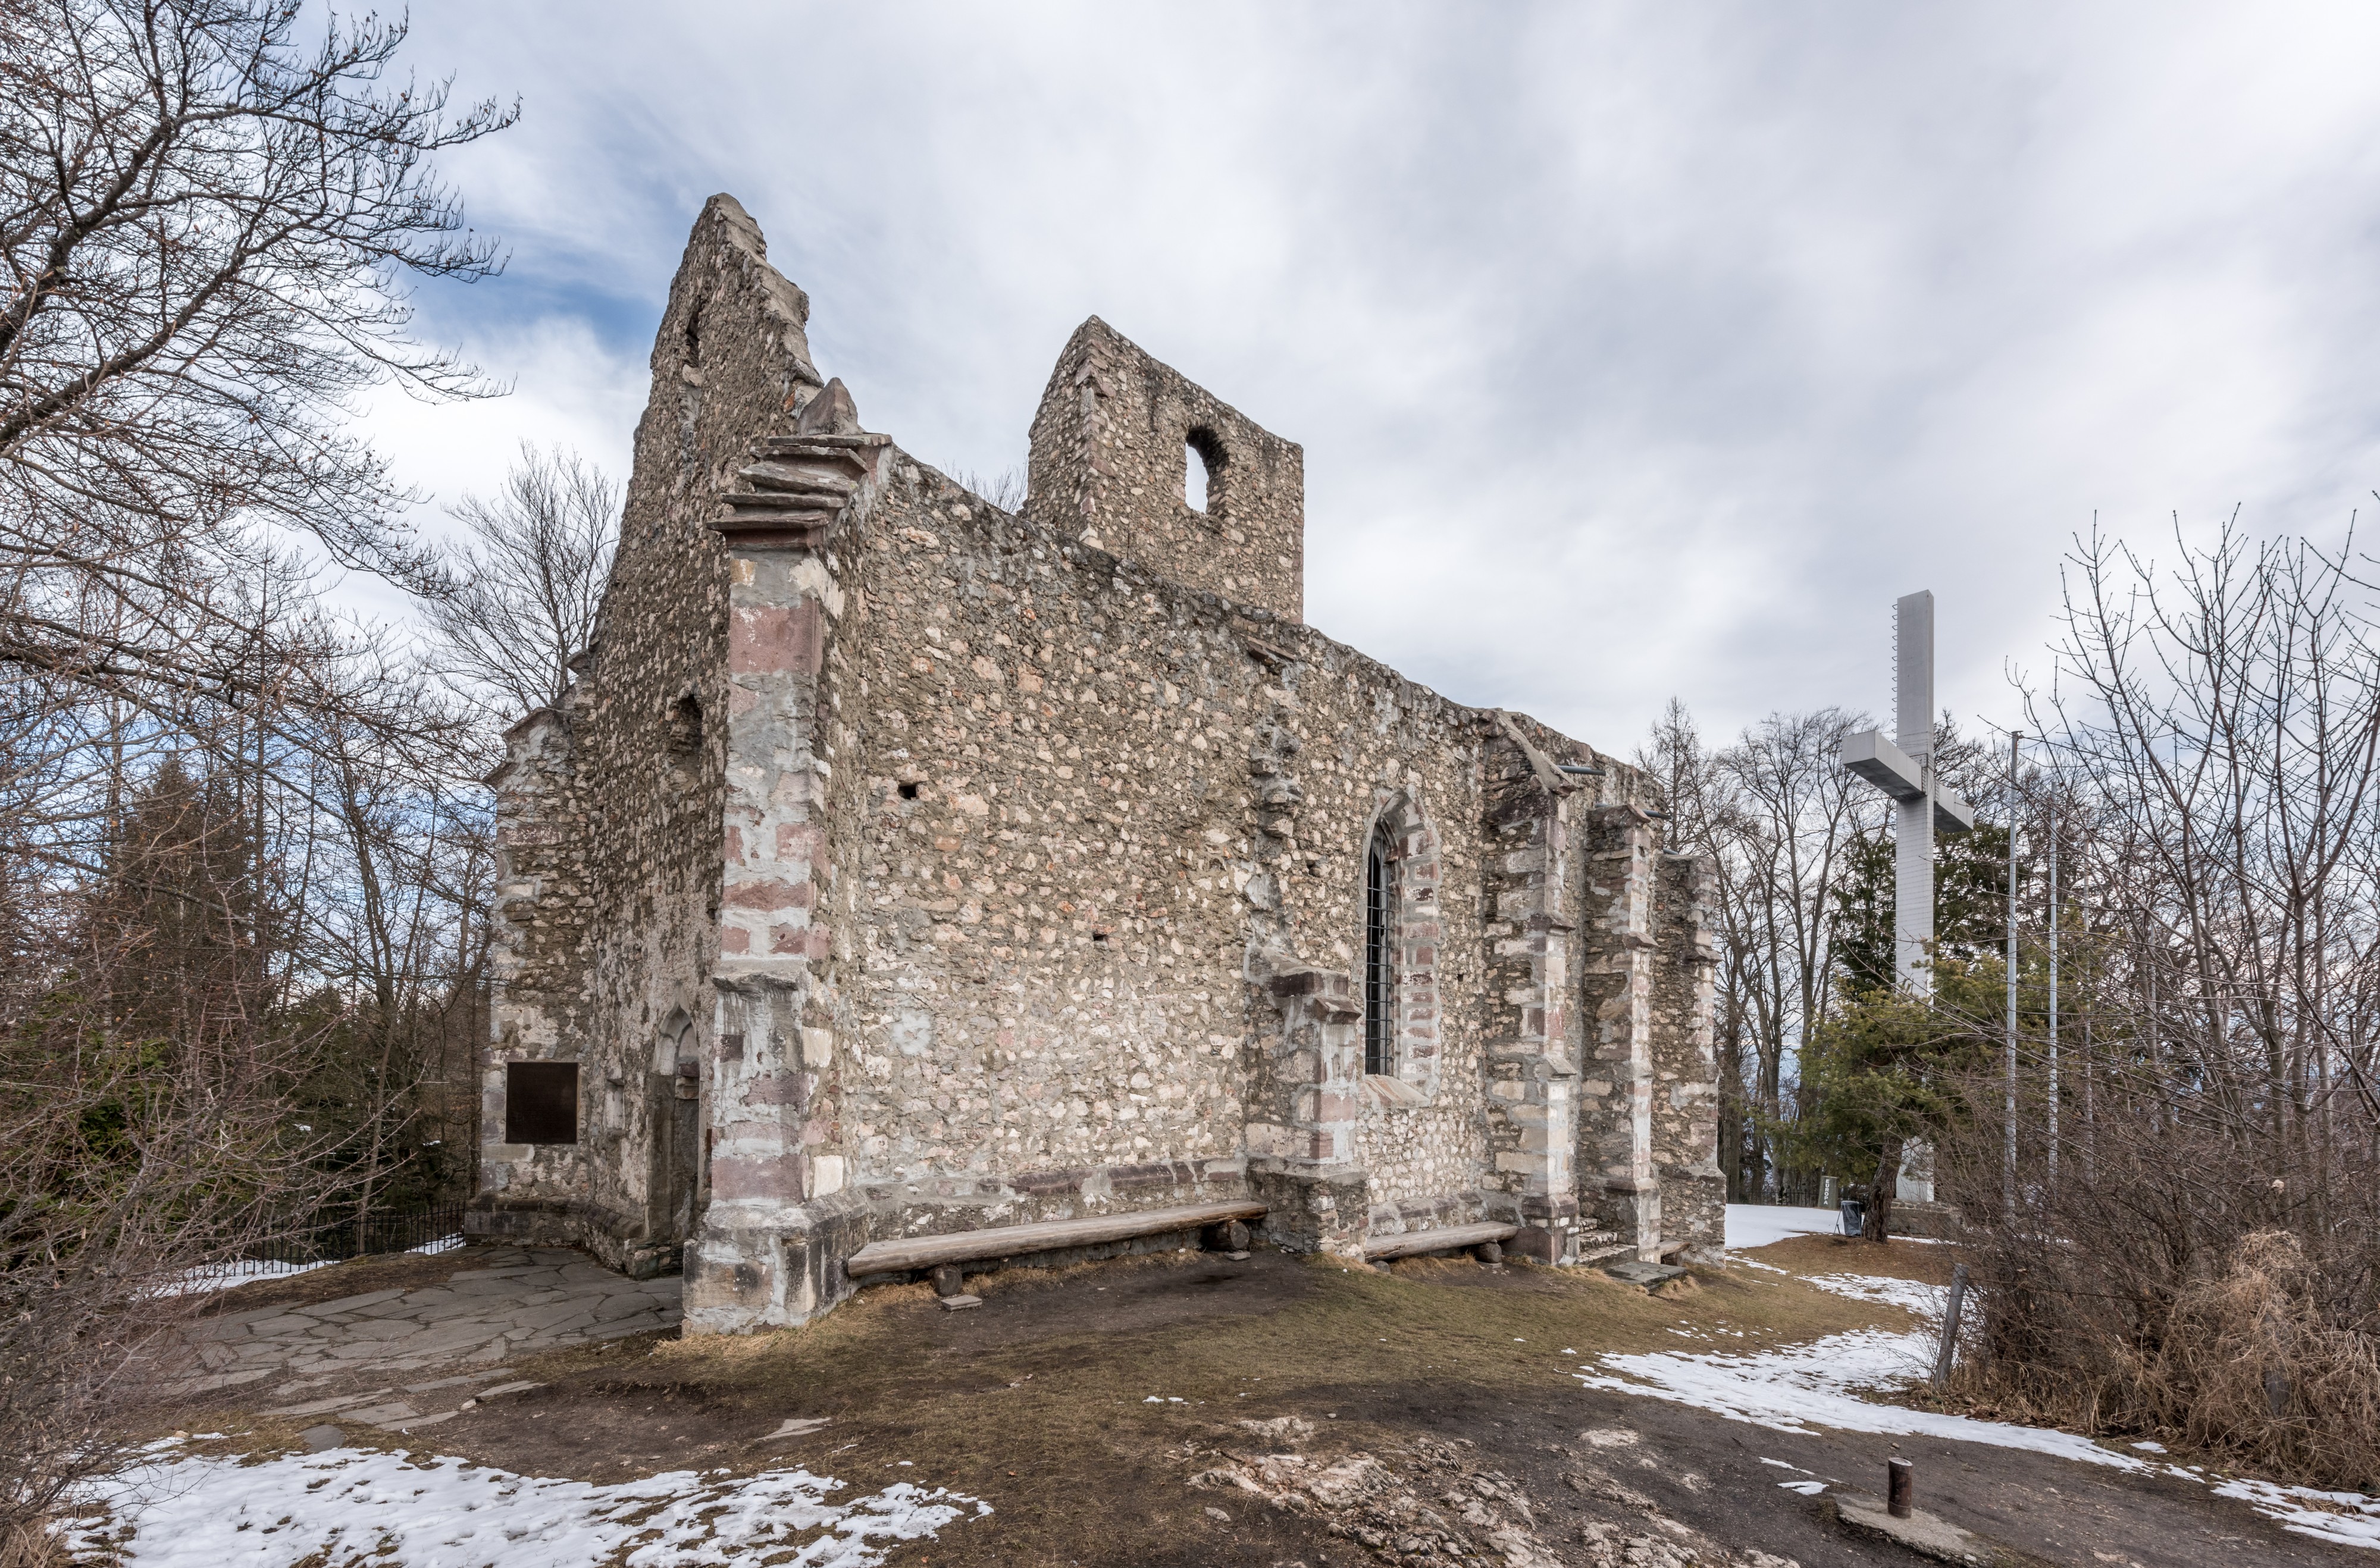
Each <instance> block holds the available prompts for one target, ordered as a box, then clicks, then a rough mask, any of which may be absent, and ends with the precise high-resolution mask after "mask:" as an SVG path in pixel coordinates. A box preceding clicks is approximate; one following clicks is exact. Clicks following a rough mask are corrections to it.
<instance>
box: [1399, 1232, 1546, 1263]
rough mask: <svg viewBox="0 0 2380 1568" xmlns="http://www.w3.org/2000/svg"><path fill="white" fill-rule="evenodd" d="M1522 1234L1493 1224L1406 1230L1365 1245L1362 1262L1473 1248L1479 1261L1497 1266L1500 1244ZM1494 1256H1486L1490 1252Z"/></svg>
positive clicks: (1501, 1252)
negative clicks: (1478, 1256) (1494, 1263)
mask: <svg viewBox="0 0 2380 1568" xmlns="http://www.w3.org/2000/svg"><path fill="white" fill-rule="evenodd" d="M1520 1234H1521V1227H1520V1226H1518V1225H1507V1224H1493V1223H1488V1224H1475V1225H1439V1226H1436V1227H1434V1228H1433V1229H1430V1230H1409V1231H1405V1232H1403V1233H1401V1234H1399V1235H1396V1236H1374V1237H1372V1239H1370V1240H1369V1241H1366V1243H1364V1260H1365V1261H1366V1262H1371V1263H1381V1262H1386V1261H1387V1260H1389V1259H1390V1258H1412V1257H1416V1256H1418V1255H1419V1254H1421V1253H1424V1252H1461V1251H1466V1250H1469V1249H1471V1248H1477V1249H1478V1251H1479V1255H1480V1261H1482V1262H1486V1263H1493V1262H1500V1261H1501V1260H1502V1259H1503V1256H1504V1249H1503V1243H1505V1242H1507V1241H1510V1240H1511V1239H1512V1237H1514V1236H1518V1235H1520ZM1491 1251H1492V1252H1493V1254H1494V1256H1492V1257H1491V1256H1489V1253H1490V1252H1491Z"/></svg>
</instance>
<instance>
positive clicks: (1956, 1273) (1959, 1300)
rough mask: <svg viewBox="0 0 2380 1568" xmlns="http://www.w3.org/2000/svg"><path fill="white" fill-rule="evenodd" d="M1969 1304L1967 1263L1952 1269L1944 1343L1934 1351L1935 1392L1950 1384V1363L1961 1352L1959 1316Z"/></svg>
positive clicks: (1944, 1311)
mask: <svg viewBox="0 0 2380 1568" xmlns="http://www.w3.org/2000/svg"><path fill="white" fill-rule="evenodd" d="M1966 1305H1967V1265H1966V1264H1964V1263H1961V1264H1960V1265H1959V1266H1958V1267H1956V1268H1954V1269H1952V1270H1951V1271H1950V1297H1949V1300H1947V1301H1945V1302H1944V1303H1943V1304H1942V1345H1941V1347H1940V1348H1939V1349H1937V1351H1935V1353H1934V1392H1935V1393H1941V1392H1942V1391H1943V1390H1944V1389H1946V1388H1948V1387H1949V1386H1950V1363H1951V1360H1952V1358H1953V1357H1956V1356H1957V1355H1958V1353H1959V1316H1960V1313H1961V1311H1963V1310H1964V1309H1965V1308H1966Z"/></svg>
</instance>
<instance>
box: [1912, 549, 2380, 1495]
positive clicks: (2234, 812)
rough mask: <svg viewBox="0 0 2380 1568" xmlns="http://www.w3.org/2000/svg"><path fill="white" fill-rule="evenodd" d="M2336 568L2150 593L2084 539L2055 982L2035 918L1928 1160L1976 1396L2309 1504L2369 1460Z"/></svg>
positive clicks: (2367, 733) (2362, 746) (2347, 794)
mask: <svg viewBox="0 0 2380 1568" xmlns="http://www.w3.org/2000/svg"><path fill="white" fill-rule="evenodd" d="M2058 677H2059V686H2058V691H2057V692H2056V693H2055V694H2053V695H2052V697H2051V699H2050V700H2049V701H2047V702H2046V704H2045V706H2044V711H2043V713H2042V715H2041V716H2040V717H2041V718H2043V719H2045V720H2046V723H2044V725H2043V728H2044V729H2045V730H2046V731H2047V733H2048V736H2049V738H2050V741H2051V742H2052V749H2051V751H2050V754H2049V758H2048V761H2047V762H2046V764H2045V766H2043V767H2042V768H2041V769H2040V770H2039V772H2038V773H2037V774H2035V775H2034V776H2032V777H2030V778H2027V779H2025V780H2023V781H2022V783H2023V800H2022V806H2021V810H2022V814H2024V815H2025V816H2026V817H2027V818H2028V819H2029V821H2028V823H2027V825H2026V834H2027V837H2028V838H2029V839H2030V840H2031V841H2032V845H2033V851H2032V852H2033V854H2034V858H2035V859H2036V861H2038V860H2039V859H2041V858H2042V857H2044V856H2045V855H2046V853H2047V852H2048V851H2049V850H2050V849H2051V848H2052V846H2054V847H2055V849H2056V851H2057V855H2058V862H2059V865H2060V868H2061V876H2060V887H2061V894H2060V902H2059V905H2058V912H2059V922H2058V923H2059V925H2060V927H2061V933H2062V937H2063V940H2062V944H2061V950H2060V953H2059V959H2060V962H2059V972H2058V983H2057V985H2056V987H2055V990H2054V991H2053V989H2052V987H2051V984H2050V982H2049V974H2048V962H2047V959H2048V954H2047V951H2046V943H2045V942H2044V941H2043V940H2042V937H2043V935H2045V933H2046V926H2047V924H2048V922H2047V920H2046V913H2047V911H2046V909H2040V908H2036V909H2035V910H2034V911H2028V913H2027V916H2026V919H2025V922H2024V925H2025V929H2026V937H2027V939H2026V941H2025V943H2024V946H2023V950H2022V953H2021V961H2020V969H2019V977H2018V978H2019V983H2020V984H2019V1004H2020V1007H2019V1019H2018V1034H2019V1038H2018V1041H2017V1049H2016V1055H2015V1060H2014V1074H2013V1079H2012V1080H2011V1079H2010V1076H2009V1074H2008V1071H2007V1069H2006V1068H2004V1067H1997V1066H1996V1067H1995V1070H1993V1071H1990V1072H1988V1073H1985V1074H1981V1075H1978V1077H1977V1078H1976V1080H1974V1081H1973V1082H1972V1083H1971V1084H1970V1085H1969V1103H1970V1104H1971V1106H1972V1112H1973V1114H1972V1116H1971V1117H1970V1118H1969V1121H1968V1123H1967V1129H1966V1132H1965V1134H1964V1135H1963V1136H1962V1137H1961V1138H1959V1139H1956V1140H1952V1141H1951V1143H1950V1144H1949V1145H1948V1146H1946V1149H1945V1162H1946V1173H1947V1175H1948V1177H1949V1186H1950V1187H1951V1188H1953V1189H1954V1193H1955V1196H1956V1197H1957V1198H1958V1200H1960V1202H1961V1205H1962V1206H1963V1208H1964V1210H1965V1212H1966V1214H1967V1218H1968V1222H1969V1227H1970V1228H1969V1237H1968V1242H1969V1246H1970V1248H1971V1249H1972V1250H1973V1253H1974V1254H1975V1256H1976V1259H1977V1261H1978V1263H1979V1265H1980V1267H1979V1269H1978V1273H1979V1275H1981V1276H1982V1277H1983V1278H1984V1281H1985V1284H1986V1285H1987V1286H1988V1287H1989V1288H1988V1289H1987V1291H1986V1294H1985V1302H1986V1312H1987V1321H1988V1333H1987V1335H1986V1339H1985V1348H1986V1352H1987V1356H1986V1358H1985V1359H1984V1360H1981V1361H1979V1362H1978V1363H1977V1364H1976V1366H1975V1367H1973V1369H1971V1371H1970V1376H1971V1378H1972V1379H1973V1380H1975V1386H1978V1387H1982V1388H1985V1389H1989V1390H1993V1391H1997V1392H1998V1393H2004V1394H2007V1395H2009V1396H2011V1397H2021V1398H2023V1399H2026V1400H2028V1401H2032V1402H2034V1404H2035V1405H2037V1406H2038V1407H2040V1408H2042V1409H2043V1410H2045V1411H2047V1412H2050V1413H2053V1414H2055V1415H2058V1417H2061V1418H2064V1419H2068V1420H2071V1421H2076V1422H2079V1423H2081V1424H2082V1425H2083V1427H2084V1428H2085V1429H2097V1430H2111V1431H2125V1430H2150V1431H2155V1432H2159V1433H2166V1434H2174V1435H2179V1436H2182V1437H2184V1438H2186V1439H2187V1440H2188V1441H2192V1442H2196V1443H2199V1444H2202V1445H2204V1446H2206V1447H2209V1448H2213V1449H2217V1450H2223V1451H2228V1453H2230V1454H2231V1455H2233V1456H2234V1457H2235V1458H2237V1459H2238V1460H2240V1461H2241V1462H2244V1463H2249V1464H2253V1465H2259V1466H2261V1467H2264V1468H2265V1469H2267V1470H2270V1471H2273V1472H2275V1473H2277V1474H2281V1475H2284V1476H2288V1477H2291V1478H2301V1479H2306V1480H2312V1481H2317V1482H2326V1483H2329V1484H2334V1485H2337V1484H2358V1483H2361V1482H2362V1481H2365V1480H2368V1479H2369V1478H2370V1477H2371V1476H2372V1475H2374V1473H2375V1470H2380V1465H2375V1462H2380V1446H2375V1445H2380V1426H2375V1425H2374V1423H2373V1421H2372V1420H2371V1418H2370V1415H2369V1413H2370V1412H2371V1411H2372V1410H2374V1408H2375V1406H2380V1381H2375V1378H2374V1365H2375V1355H2374V1352H2375V1344H2380V1340H2375V1324H2380V1097H2375V1093H2374V1068H2375V1062H2374V1049H2375V1039H2374V1027H2373V1025H2374V1019H2375V1018H2380V643H2375V640H2374V629H2373V626H2372V622H2371V621H2370V618H2369V612H2368V601H2367V599H2366V597H2365V590H2364V588H2363V586H2362V585H2361V584H2360V583H2359V582H2358V581H2357V579H2356V577H2355V576H2354V574H2353V573H2352V572H2351V571H2350V562H2349V561H2347V560H2345V559H2343V558H2342V557H2338V556H2331V555H2325V553H2323V552H2321V551H2319V550H2317V549H2314V548H2313V546H2311V545H2309V544H2307V543H2305V542H2304V541H2301V540H2283V541H2278V542H2273V543H2267V544H2261V545H2260V544H2254V543H2252V542H2251V541H2249V540H2248V539H2246V538H2245V537H2243V536H2241V535H2240V533H2239V532H2237V531H2236V529H2235V530H2230V531H2227V532H2226V533H2225V534H2224V536H2223V537H2221V538H2220V539H2219V540H2218V541H2217V542H2216V545H2214V546H2213V547H2212V548H2210V549H2205V550H2193V549H2188V548H2183V549H2180V556H2179V561H2178V563H2177V565H2176V567H2175V568H2174V569H2173V570H2172V571H2171V572H2170V573H2157V572H2155V571H2154V570H2152V569H2151V567H2150V566H2149V565H2148V564H2147V563H2146V562H2144V561H2141V560H2140V559H2139V558H2137V557H2136V556H2134V555H2132V554H2131V553H2130V552H2127V551H2124V550H2121V549H2116V548H2114V547H2112V546H2110V545H2108V544H2107V543H2106V542H2104V541H2101V540H2098V539H2095V538H2094V539H2092V540H2089V541H2086V542H2085V543H2084V544H2083V547H2082V548H2081V549H2079V551H2078V553H2077V555H2076V556H2075V558H2074V561H2073V571H2072V581H2071V585H2070V595H2069V599H2068V605H2067V611H2066V635H2065V637H2064V639H2063V642H2062V645H2061V646H2060V648H2059V663H2058ZM2053 997H2054V998H2055V1002H2056V1008H2055V1013H2054V1015H2053V1012H2052V1007H2051V1003H2052V1000H2053ZM1975 1011H1976V1016H1974V1017H1973V1018H1971V1019H1968V1020H1967V1023H1968V1026H1969V1028H1970V1029H1971V1030H1972V1031H1973V1032H1974V1033H1975V1035H1976V1036H1977V1037H1978V1038H1979V1039H1982V1040H1987V1041H1992V1042H1995V1043H1997V1042H1998V1041H1999V1039H2000V1035H2001V1031H2002V1028H2003V1020H2002V1019H2000V1018H1998V1017H1997V1016H1991V1015H1990V1014H1989V1013H1987V1012H1985V1010H1984V1009H1982V1008H1977V1009H1976V1010H1975ZM2053 1016H2054V1017H2055V1019H2056V1025H2055V1028H2054V1029H2053V1028H2052V1025H2051V1019H2052V1018H2053ZM2011 1099H2012V1100H2013V1104H2014V1116H2013V1119H2011V1117H2010V1115H2009V1112H2008V1109H2007V1106H2008V1104H2009V1103H2010V1100H2011ZM2267 1371H2277V1374H2278V1376H2279V1378H2280V1379H2282V1380H2283V1381H2282V1382H2277V1383H2275V1384H2274V1385H2273V1391H2268V1390H2267V1389H2266V1388H2265V1373H2266V1372H2267ZM2274 1391H2278V1392H2274ZM2342 1422H2345V1423H2349V1425H2348V1426H2347V1427H2346V1428H2345V1429H2341V1427H2340V1424H2341V1423H2342Z"/></svg>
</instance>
